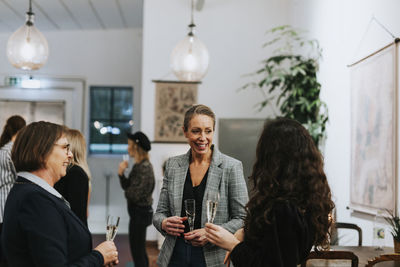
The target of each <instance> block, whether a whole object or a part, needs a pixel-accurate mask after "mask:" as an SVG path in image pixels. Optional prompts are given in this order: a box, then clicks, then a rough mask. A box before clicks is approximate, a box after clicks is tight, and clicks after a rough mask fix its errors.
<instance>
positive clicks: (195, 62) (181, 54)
mask: <svg viewBox="0 0 400 267" xmlns="http://www.w3.org/2000/svg"><path fill="white" fill-rule="evenodd" d="M208 61H209V54H208V50H207V47H206V46H205V45H204V44H203V42H201V41H200V40H199V38H197V37H196V36H195V35H194V34H192V33H189V34H188V35H187V36H186V37H185V39H183V40H182V41H180V42H179V43H178V44H177V45H176V47H175V48H174V50H172V53H171V67H172V71H173V73H174V74H175V75H176V77H177V78H178V79H179V80H181V81H200V80H201V79H202V78H203V77H204V76H205V75H206V73H207V68H208Z"/></svg>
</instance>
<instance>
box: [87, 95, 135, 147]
mask: <svg viewBox="0 0 400 267" xmlns="http://www.w3.org/2000/svg"><path fill="white" fill-rule="evenodd" d="M132 96H133V89H132V88H131V87H108V88H107V87H91V90H90V101H91V105H90V107H91V108H90V126H89V130H90V144H89V151H90V153H103V154H104V153H107V154H108V153H115V154H121V153H126V151H127V137H126V133H127V132H130V131H131V128H132V124H133V122H132V111H133V104H132V103H133V99H132Z"/></svg>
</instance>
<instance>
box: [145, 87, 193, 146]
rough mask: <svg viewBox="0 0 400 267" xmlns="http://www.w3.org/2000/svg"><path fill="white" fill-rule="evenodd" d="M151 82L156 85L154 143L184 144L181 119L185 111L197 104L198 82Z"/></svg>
mask: <svg viewBox="0 0 400 267" xmlns="http://www.w3.org/2000/svg"><path fill="white" fill-rule="evenodd" d="M153 82H154V83H155V84H156V101H155V127H154V141H155V142H174V143H177V142H178V143H180V142H182V143H184V142H186V138H185V136H184V135H183V131H182V126H183V119H184V115H185V112H186V110H187V109H188V108H189V107H191V106H192V105H193V104H196V103H197V87H198V84H199V82H179V81H153Z"/></svg>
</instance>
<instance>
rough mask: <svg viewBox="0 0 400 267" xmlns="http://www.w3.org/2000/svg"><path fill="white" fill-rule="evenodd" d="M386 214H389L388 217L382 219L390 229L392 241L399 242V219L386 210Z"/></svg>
mask: <svg viewBox="0 0 400 267" xmlns="http://www.w3.org/2000/svg"><path fill="white" fill-rule="evenodd" d="M386 212H387V213H388V214H389V216H386V217H384V218H385V220H386V221H387V222H388V223H389V224H390V226H391V228H392V229H391V233H392V236H393V239H394V240H395V241H397V242H400V218H399V216H397V215H395V214H394V213H393V212H392V211H390V210H386Z"/></svg>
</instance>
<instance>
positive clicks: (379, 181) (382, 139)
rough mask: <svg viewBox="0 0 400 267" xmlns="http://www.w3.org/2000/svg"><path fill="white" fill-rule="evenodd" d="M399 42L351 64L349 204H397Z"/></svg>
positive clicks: (366, 207)
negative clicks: (397, 58) (397, 64)
mask: <svg viewBox="0 0 400 267" xmlns="http://www.w3.org/2000/svg"><path fill="white" fill-rule="evenodd" d="M396 50H397V43H393V44H390V45H388V46H387V47H385V48H383V49H381V50H380V51H378V52H376V53H374V54H372V55H370V56H368V57H366V58H365V59H363V60H361V61H359V62H357V63H355V64H353V65H351V66H350V67H351V72H350V74H351V177H350V181H351V182H350V183H351V184H350V207H351V208H353V209H354V210H358V211H362V212H366V213H371V214H376V213H377V212H378V211H379V210H382V209H389V210H390V211H395V210H396V199H397V170H396V165H397V72H396V69H397V66H396V62H397V60H396V57H397V52H396Z"/></svg>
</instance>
